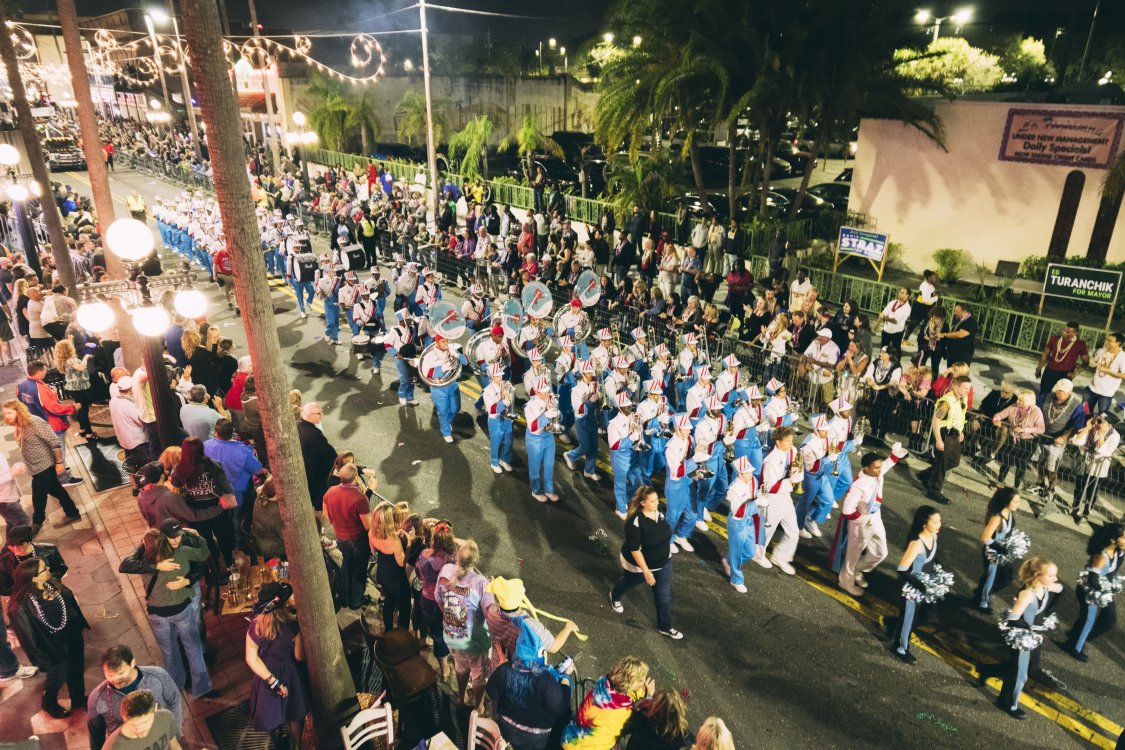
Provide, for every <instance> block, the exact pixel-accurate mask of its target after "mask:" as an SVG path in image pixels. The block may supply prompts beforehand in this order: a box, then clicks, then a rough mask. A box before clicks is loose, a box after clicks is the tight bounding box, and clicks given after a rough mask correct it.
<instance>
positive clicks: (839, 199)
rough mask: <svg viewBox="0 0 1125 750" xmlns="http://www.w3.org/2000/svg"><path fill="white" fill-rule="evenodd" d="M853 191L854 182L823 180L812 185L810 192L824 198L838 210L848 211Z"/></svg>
mask: <svg viewBox="0 0 1125 750" xmlns="http://www.w3.org/2000/svg"><path fill="white" fill-rule="evenodd" d="M849 171H850V170H849ZM851 192H852V184H851V183H850V182H822V183H820V184H819V185H813V186H812V187H810V188H809V191H808V194H809V195H815V196H816V197H817V198H823V199H824V200H826V201H828V202H829V203H831V204H832V205H833V206H834V207H835V209H836V210H837V211H847V210H848V198H849V196H850V195H851Z"/></svg>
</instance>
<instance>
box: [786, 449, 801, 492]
mask: <svg viewBox="0 0 1125 750" xmlns="http://www.w3.org/2000/svg"><path fill="white" fill-rule="evenodd" d="M804 473H805V454H804V453H802V452H801V449H800V448H797V455H796V456H795V457H794V458H793V463H792V464H791V465H790V467H789V477H790V481H792V478H793V477H794V476H795V475H797V474H801V475H804ZM793 483H794V484H796V485H797V490H796V492H797V494H798V495H803V494H805V483H804V482H803V481H801V482H793Z"/></svg>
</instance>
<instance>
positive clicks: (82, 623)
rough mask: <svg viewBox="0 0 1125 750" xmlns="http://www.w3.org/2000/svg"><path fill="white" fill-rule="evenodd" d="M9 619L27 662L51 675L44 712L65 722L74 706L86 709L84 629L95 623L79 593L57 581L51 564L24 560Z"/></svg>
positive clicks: (44, 690) (48, 679)
mask: <svg viewBox="0 0 1125 750" xmlns="http://www.w3.org/2000/svg"><path fill="white" fill-rule="evenodd" d="M8 619H9V621H10V623H11V628H12V630H13V631H15V633H16V637H17V638H19V641H20V645H21V646H22V647H23V652H24V653H25V654H27V658H28V661H30V662H31V663H32V664H34V665H35V666H37V667H39V669H40V671H42V672H43V674H45V675H46V676H47V680H46V682H45V683H44V685H43V702H42V706H43V710H44V711H46V712H47V713H48V714H49V715H50V716H52V717H54V718H56V719H65V718H66V717H68V716H70V713H71V711H73V710H74V709H75V708H81V707H85V705H86V687H85V684H84V683H83V681H82V667H83V662H84V657H85V642H84V640H83V637H82V631H83V630H89V628H90V625H89V623H87V622H86V618H85V617H84V616H83V615H82V610H81V609H79V608H78V601H77V600H76V599H75V598H74V594H73V593H71V591H70V589H68V588H67V587H66V586H64V585H63V584H61V583H59V582H58V580H56V579H55V578H53V577H52V576H51V571H50V569H48V567H47V563H45V562H44V561H42V560H40V559H39V558H37V557H33V558H31V559H30V560H24V561H23V562H22V563H20V565H19V567H18V568H16V575H15V586H14V587H13V589H12V596H11V598H10V599H9V600H8ZM64 683H65V684H66V686H67V691H68V692H69V693H70V706H71V707H70V708H69V709H66V708H63V707H62V706H60V705H59V689H60V688H61V687H62V686H63V684H64Z"/></svg>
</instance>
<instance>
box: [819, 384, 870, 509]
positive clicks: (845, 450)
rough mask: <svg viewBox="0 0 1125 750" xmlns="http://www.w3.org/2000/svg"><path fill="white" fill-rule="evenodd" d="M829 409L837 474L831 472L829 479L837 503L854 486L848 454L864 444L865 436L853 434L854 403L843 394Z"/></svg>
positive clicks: (834, 467)
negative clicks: (849, 401) (848, 400)
mask: <svg viewBox="0 0 1125 750" xmlns="http://www.w3.org/2000/svg"><path fill="white" fill-rule="evenodd" d="M828 409H829V411H831V412H832V415H833V416H832V419H830V420H828V439H829V441H831V443H832V445H833V451H834V452H835V458H834V459H833V464H834V465H833V467H832V471H833V472H834V473H835V476H833V475H832V474H829V481H830V482H832V501H833V503H834V504H835V503H838V502H840V500H842V499H843V497H844V495H845V494H847V492H848V488H849V487H851V486H852V462H851V459H850V458H848V456H849V455H851V454H852V453H855V452H856V450H857V449H858V448H859V447H860V446H861V445H863V437H859V438H857V437H855V436H854V435H853V434H852V413H851V412H852V405H851V404H849V403H848V402H847V400H845V399H844V397H843V396H840V397H838V398H836V399H835V400H834V401H832V403H830V404H828Z"/></svg>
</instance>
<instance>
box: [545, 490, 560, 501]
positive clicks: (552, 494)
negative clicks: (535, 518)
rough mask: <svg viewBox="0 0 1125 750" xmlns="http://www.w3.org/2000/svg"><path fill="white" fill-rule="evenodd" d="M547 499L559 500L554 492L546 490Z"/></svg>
mask: <svg viewBox="0 0 1125 750" xmlns="http://www.w3.org/2000/svg"><path fill="white" fill-rule="evenodd" d="M547 499H548V500H550V501H551V502H552V503H557V502H558V501H559V496H558V495H556V494H555V493H554V492H548V493H547Z"/></svg>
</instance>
